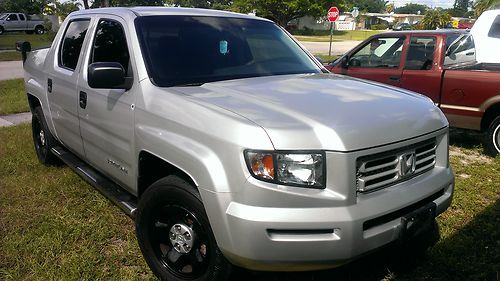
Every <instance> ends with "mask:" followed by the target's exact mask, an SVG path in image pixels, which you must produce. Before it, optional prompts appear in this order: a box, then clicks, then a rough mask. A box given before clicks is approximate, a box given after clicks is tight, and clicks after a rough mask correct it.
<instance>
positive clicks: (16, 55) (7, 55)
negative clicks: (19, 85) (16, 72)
mask: <svg viewBox="0 0 500 281" xmlns="http://www.w3.org/2000/svg"><path fill="white" fill-rule="evenodd" d="M21 59H22V57H21V53H20V52H16V51H7V52H0V61H12V60H21Z"/></svg>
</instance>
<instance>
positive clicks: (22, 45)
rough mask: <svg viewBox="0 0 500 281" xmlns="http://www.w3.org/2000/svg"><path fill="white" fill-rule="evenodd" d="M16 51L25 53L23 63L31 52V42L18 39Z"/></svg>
mask: <svg viewBox="0 0 500 281" xmlns="http://www.w3.org/2000/svg"><path fill="white" fill-rule="evenodd" d="M16 51H18V52H21V53H22V55H23V63H24V62H25V61H26V58H27V55H26V53H28V52H31V44H30V42H28V41H17V42H16Z"/></svg>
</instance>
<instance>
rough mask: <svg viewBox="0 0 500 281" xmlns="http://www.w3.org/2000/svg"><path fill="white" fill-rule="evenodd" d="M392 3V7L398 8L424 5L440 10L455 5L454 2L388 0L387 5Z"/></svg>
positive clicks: (451, 0) (447, 0)
mask: <svg viewBox="0 0 500 281" xmlns="http://www.w3.org/2000/svg"><path fill="white" fill-rule="evenodd" d="M392 2H394V6H396V7H400V6H404V5H405V4H407V3H414V4H424V5H427V6H430V7H433V8H435V7H441V8H453V4H454V3H455V0H418V1H415V0H390V1H389V3H392Z"/></svg>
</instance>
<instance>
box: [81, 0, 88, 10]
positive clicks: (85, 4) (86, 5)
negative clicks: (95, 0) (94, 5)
mask: <svg viewBox="0 0 500 281" xmlns="http://www.w3.org/2000/svg"><path fill="white" fill-rule="evenodd" d="M82 1H83V7H84V8H85V9H89V8H90V6H89V0H82Z"/></svg>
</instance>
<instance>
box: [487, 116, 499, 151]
mask: <svg viewBox="0 0 500 281" xmlns="http://www.w3.org/2000/svg"><path fill="white" fill-rule="evenodd" d="M486 147H487V150H488V152H489V153H490V154H491V155H492V156H497V155H498V154H500V116H497V118H495V119H494V120H493V122H491V124H490V127H489V128H488V139H487V143H486Z"/></svg>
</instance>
